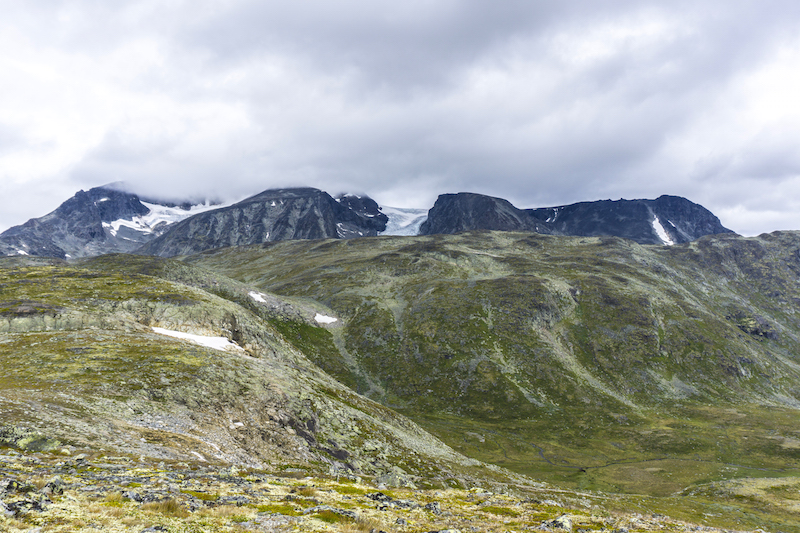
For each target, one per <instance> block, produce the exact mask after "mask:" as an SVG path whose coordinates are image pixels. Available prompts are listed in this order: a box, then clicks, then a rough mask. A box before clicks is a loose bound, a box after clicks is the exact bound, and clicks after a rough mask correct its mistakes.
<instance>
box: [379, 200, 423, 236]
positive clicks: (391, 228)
mask: <svg viewBox="0 0 800 533" xmlns="http://www.w3.org/2000/svg"><path fill="white" fill-rule="evenodd" d="M381 212H382V213H383V214H385V215H386V216H387V217H389V222H388V223H387V224H386V230H385V231H382V232H381V233H380V235H419V227H420V226H421V225H422V223H423V222H425V220H427V218H428V210H427V209H411V208H404V207H388V206H382V207H381Z"/></svg>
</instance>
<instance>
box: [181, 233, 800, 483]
mask: <svg viewBox="0 0 800 533" xmlns="http://www.w3.org/2000/svg"><path fill="white" fill-rule="evenodd" d="M798 250H800V234H798V233H775V234H771V235H763V236H761V237H758V238H750V239H745V238H741V237H737V236H717V237H706V238H703V239H700V240H699V241H696V242H693V243H689V244H684V245H679V246H673V247H660V246H640V245H637V244H635V243H632V242H630V241H626V240H622V239H617V238H565V237H548V236H540V235H531V234H524V233H518V234H515V233H493V232H475V233H466V234H461V235H455V236H430V237H409V238H403V237H394V238H371V239H358V240H352V241H343V242H334V241H317V242H310V243H309V242H286V243H278V244H272V245H262V246H252V247H248V248H238V249H224V250H219V251H215V252H209V253H205V254H201V255H197V256H193V257H191V258H187V259H186V261H187V262H189V263H192V264H197V265H202V266H204V267H206V268H209V269H213V270H215V271H218V272H221V273H224V274H226V275H228V276H230V277H233V278H235V279H238V280H240V281H242V282H245V283H247V284H250V285H254V286H257V287H259V288H260V289H262V290H265V291H271V292H274V293H276V294H281V295H286V296H291V297H295V298H298V297H299V298H304V299H307V301H313V302H317V303H319V304H321V305H323V306H326V307H328V308H330V310H331V313H332V314H333V315H334V316H336V317H338V318H339V319H340V323H339V324H340V325H339V327H337V328H333V329H330V330H329V333H330V336H329V338H327V339H321V342H320V343H319V344H318V346H319V349H318V350H317V351H316V353H315V354H314V356H313V358H314V360H315V361H316V362H317V363H318V364H319V365H320V366H321V367H323V368H326V369H329V371H330V372H331V373H332V374H333V375H335V376H336V377H337V379H339V380H340V381H341V382H342V383H347V384H349V385H352V384H355V386H356V390H358V392H360V393H362V394H365V395H367V396H369V397H372V398H374V399H376V400H378V401H380V402H382V403H383V404H384V405H387V406H390V407H392V408H395V409H397V410H399V411H400V412H402V413H404V414H406V415H407V416H409V417H410V418H412V419H413V420H415V421H416V422H418V423H420V424H421V425H423V426H424V427H426V428H427V429H428V430H430V431H431V432H433V433H434V434H436V435H437V436H439V437H440V438H442V439H443V440H444V441H445V442H447V443H448V444H450V445H451V446H453V448H455V449H456V450H458V451H460V452H462V453H464V454H466V455H469V456H471V457H475V458H479V459H481V460H484V461H489V462H492V463H495V464H498V465H502V466H505V467H508V468H510V469H512V470H515V471H517V472H521V473H525V474H529V475H532V476H535V477H537V478H542V479H546V480H549V481H552V482H556V483H559V484H561V485H567V486H572V487H574V488H583V489H601V490H614V491H627V492H638V493H642V492H643V493H649V494H654V495H666V494H672V493H674V492H676V491H681V490H690V488H691V487H696V486H701V485H703V484H706V483H711V482H717V481H723V480H726V479H734V478H746V477H783V476H793V475H797V474H798V469H797V468H798V464H797V460H798V458H800V444H798V443H800V433H799V432H800V430H798V427H797V421H798V411H797V407H798V406H800V403H798V398H799V397H800V388H798V383H800V379H799V378H800V343H798V338H800V313H799V311H800V307H799V306H798V302H800V285H799V284H798V282H797V280H798V276H799V275H800V256H799V255H798ZM287 340H289V341H290V342H295V341H294V340H293V339H292V338H291V337H287ZM296 342H308V339H305V338H302V339H298V340H297V341H296Z"/></svg>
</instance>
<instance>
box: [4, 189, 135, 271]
mask: <svg viewBox="0 0 800 533" xmlns="http://www.w3.org/2000/svg"><path fill="white" fill-rule="evenodd" d="M149 212H150V210H149V209H148V208H147V207H146V206H145V205H143V204H142V203H141V202H140V201H139V198H138V196H136V195H135V194H131V193H127V192H123V191H119V190H116V189H114V188H109V187H95V188H93V189H89V190H88V191H78V192H77V193H76V194H75V196H73V197H72V198H70V199H69V200H67V201H66V202H64V203H63V204H61V205H60V206H59V207H58V208H57V209H56V210H55V211H53V212H52V213H49V214H47V215H45V216H43V217H41V218H32V219H30V220H29V221H27V222H26V223H24V224H22V225H20V226H14V227H13V228H10V229H8V230H6V231H4V232H3V233H2V234H0V253H2V254H3V255H34V256H45V257H58V258H61V259H63V258H65V257H66V256H67V255H69V256H71V257H82V256H91V255H99V254H103V253H110V252H130V251H133V250H135V249H136V248H138V247H139V246H141V244H142V243H141V242H137V241H135V240H130V239H123V238H119V239H117V238H113V237H112V236H111V235H109V234H108V233H107V232H106V231H105V229H104V228H103V222H113V221H115V220H119V219H122V218H125V219H132V218H133V217H136V216H142V215H146V214H147V213H149ZM20 251H22V252H24V254H20Z"/></svg>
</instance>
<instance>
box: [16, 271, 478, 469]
mask: <svg viewBox="0 0 800 533" xmlns="http://www.w3.org/2000/svg"><path fill="white" fill-rule="evenodd" d="M0 269H2V270H1V272H2V278H0V279H2V283H0V317H2V320H0V368H2V372H0V412H2V414H3V418H2V427H1V428H0V444H5V445H11V446H14V447H16V448H21V449H33V450H41V451H51V450H56V449H60V448H61V447H62V446H65V445H68V446H73V447H77V448H88V449H93V450H96V451H98V450H100V451H104V452H107V453H119V452H125V453H132V454H139V455H142V456H146V457H151V458H163V459H168V460H184V461H185V460H192V461H200V462H203V461H206V462H220V461H222V462H233V463H235V464H239V465H243V466H250V467H265V466H268V465H271V464H282V465H289V464H293V463H303V464H312V465H316V466H315V470H316V471H319V472H324V473H341V474H343V475H345V474H347V475H349V474H360V475H370V476H377V477H378V478H386V480H387V482H391V483H394V484H399V485H402V484H406V483H413V480H414V479H421V478H422V477H424V480H425V481H424V482H425V483H447V480H448V479H451V480H452V482H453V483H460V481H459V480H460V479H462V478H464V479H467V478H469V476H470V472H471V471H472V470H475V468H474V467H475V465H476V464H477V463H476V462H475V461H469V460H466V459H465V458H464V457H462V456H460V455H458V454H457V453H454V452H453V451H452V450H451V449H449V448H448V447H447V446H445V445H443V444H442V443H441V442H439V441H437V440H436V439H434V438H433V437H431V436H430V435H428V434H427V433H425V432H424V431H422V430H421V429H419V427H417V426H416V425H415V424H413V423H412V422H410V421H409V420H408V419H406V418H404V417H402V416H400V415H397V414H396V413H394V412H393V411H391V410H389V409H387V408H385V407H383V406H381V405H379V404H376V403H374V402H371V401H369V400H367V399H366V398H364V397H360V396H358V395H356V394H355V393H353V392H352V391H351V390H350V389H348V388H346V387H344V386H342V385H341V384H339V383H337V382H336V381H335V380H333V379H331V378H330V377H328V376H327V375H326V374H325V373H323V372H322V371H320V370H319V369H318V368H317V367H315V366H314V365H312V364H311V363H310V362H309V361H308V359H306V357H305V355H303V353H302V352H300V351H298V350H296V349H295V348H294V347H293V346H292V345H291V344H290V343H288V342H286V341H285V340H284V338H283V336H282V334H281V332H280V330H281V329H284V330H288V331H306V330H307V329H309V328H310V329H313V330H316V329H319V328H316V327H313V326H311V325H310V324H309V323H308V318H307V315H309V314H311V316H313V314H314V309H313V308H305V307H302V306H294V305H292V304H291V303H288V302H286V301H283V300H280V299H278V298H275V297H274V296H270V295H266V294H264V295H261V299H262V300H263V302H259V301H256V300H254V299H253V297H252V296H251V295H250V294H249V292H251V291H249V290H248V288H247V287H245V286H243V285H240V284H237V283H236V282H233V281H231V280H226V279H224V278H222V277H219V276H214V275H212V274H211V273H210V272H206V271H202V270H200V269H197V268H192V267H187V266H186V265H183V264H180V263H175V262H171V261H167V260H161V259H155V258H142V257H128V256H105V257H100V258H96V259H91V260H86V261H82V262H80V263H77V264H70V265H68V264H65V263H62V262H55V261H53V262H43V261H34V260H27V259H22V260H20V259H13V260H11V259H9V260H5V261H3V262H2V265H0ZM177 279H181V280H182V282H178V281H175V280H177ZM272 324H279V326H274V325H272ZM156 327H158V328H163V329H166V330H168V331H179V332H183V333H188V334H191V335H195V336H197V337H196V338H197V339H200V340H203V339H207V338H209V337H218V338H220V337H221V338H223V339H224V340H225V342H229V341H230V346H229V347H228V348H225V349H215V348H211V347H207V346H204V345H202V344H198V343H197V342H192V341H190V340H182V339H178V338H174V337H172V336H168V335H164V334H160V333H158V332H157V331H156V330H154V329H153V328H156ZM437 480H438V481H437Z"/></svg>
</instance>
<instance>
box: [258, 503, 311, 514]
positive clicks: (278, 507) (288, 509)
mask: <svg viewBox="0 0 800 533" xmlns="http://www.w3.org/2000/svg"><path fill="white" fill-rule="evenodd" d="M256 509H257V510H258V512H259V513H278V514H282V515H285V516H300V515H302V514H303V513H302V512H299V511H297V510H296V509H295V508H294V506H292V505H289V504H285V503H275V504H270V505H258V506H256Z"/></svg>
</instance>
